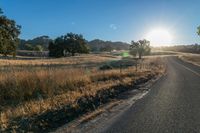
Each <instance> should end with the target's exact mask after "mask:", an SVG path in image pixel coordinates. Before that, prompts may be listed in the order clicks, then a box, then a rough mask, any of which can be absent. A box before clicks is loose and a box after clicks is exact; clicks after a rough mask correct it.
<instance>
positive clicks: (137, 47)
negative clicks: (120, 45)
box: [130, 39, 151, 59]
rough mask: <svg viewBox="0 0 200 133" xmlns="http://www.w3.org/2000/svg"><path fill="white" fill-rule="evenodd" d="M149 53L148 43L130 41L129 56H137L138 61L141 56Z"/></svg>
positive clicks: (145, 41) (144, 41)
mask: <svg viewBox="0 0 200 133" xmlns="http://www.w3.org/2000/svg"><path fill="white" fill-rule="evenodd" d="M150 52H151V48H150V41H147V40H145V39H144V40H139V41H137V42H134V41H132V42H131V45H130V54H131V55H134V56H136V55H137V54H138V56H139V59H141V58H142V56H143V55H148V54H150Z"/></svg>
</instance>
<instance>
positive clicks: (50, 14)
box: [0, 0, 200, 44]
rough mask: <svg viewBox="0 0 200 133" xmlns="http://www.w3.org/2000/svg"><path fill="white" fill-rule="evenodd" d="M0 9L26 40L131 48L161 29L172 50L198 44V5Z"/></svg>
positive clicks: (43, 1) (190, 0) (53, 4)
mask: <svg viewBox="0 0 200 133" xmlns="http://www.w3.org/2000/svg"><path fill="white" fill-rule="evenodd" d="M0 8H2V9H3V11H4V13H5V15H7V16H8V17H9V18H12V19H14V20H16V22H17V24H19V25H21V26H22V33H21V35H20V37H21V38H24V39H31V38H33V37H36V36H40V35H49V36H50V37H52V38H55V37H57V36H60V35H62V34H65V33H68V32H75V33H80V34H83V35H84V37H85V38H86V39H87V40H92V39H95V38H99V39H104V40H112V41H125V42H130V41H131V40H138V39H143V38H144V35H145V34H147V33H148V32H149V31H150V30H151V29H154V28H157V27H164V28H166V29H169V31H170V34H172V35H173V41H172V43H173V44H192V43H198V42H200V37H198V36H197V35H196V28H197V26H198V25H200V17H199V16H200V0H0Z"/></svg>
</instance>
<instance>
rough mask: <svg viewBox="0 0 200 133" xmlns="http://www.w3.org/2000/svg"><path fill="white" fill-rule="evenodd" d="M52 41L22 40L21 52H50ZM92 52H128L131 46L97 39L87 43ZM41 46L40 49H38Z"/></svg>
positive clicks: (46, 38) (40, 39)
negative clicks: (49, 47)
mask: <svg viewBox="0 0 200 133" xmlns="http://www.w3.org/2000/svg"><path fill="white" fill-rule="evenodd" d="M50 41H52V39H51V38H49V37H48V36H40V37H36V38H34V39H30V40H23V39H21V40H20V44H19V47H18V49H19V50H30V51H39V50H38V49H39V48H41V49H42V50H44V51H46V50H48V45H49V42H50ZM87 43H88V46H89V47H90V50H91V51H93V52H102V51H106V52H109V51H112V50H128V49H129V44H128V43H125V42H111V41H103V40H99V39H95V40H92V41H87ZM38 46H39V48H38Z"/></svg>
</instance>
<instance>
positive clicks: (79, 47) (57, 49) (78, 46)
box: [49, 33, 89, 57]
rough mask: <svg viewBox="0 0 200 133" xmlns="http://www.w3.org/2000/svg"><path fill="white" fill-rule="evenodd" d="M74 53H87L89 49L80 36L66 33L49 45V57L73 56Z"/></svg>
mask: <svg viewBox="0 0 200 133" xmlns="http://www.w3.org/2000/svg"><path fill="white" fill-rule="evenodd" d="M76 53H89V47H88V46H87V43H86V40H85V39H84V38H83V36H82V35H79V34H74V33H68V34H66V35H64V36H60V37H58V38H56V39H55V40H54V41H51V42H50V43H49V56H50V57H64V56H68V55H71V56H74V55H75V54H76Z"/></svg>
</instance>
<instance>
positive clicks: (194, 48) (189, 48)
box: [161, 44, 200, 54]
mask: <svg viewBox="0 0 200 133" xmlns="http://www.w3.org/2000/svg"><path fill="white" fill-rule="evenodd" d="M161 49H162V50H166V51H175V52H186V53H196V54H200V45H199V44H193V45H176V46H169V47H162V48H161Z"/></svg>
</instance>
